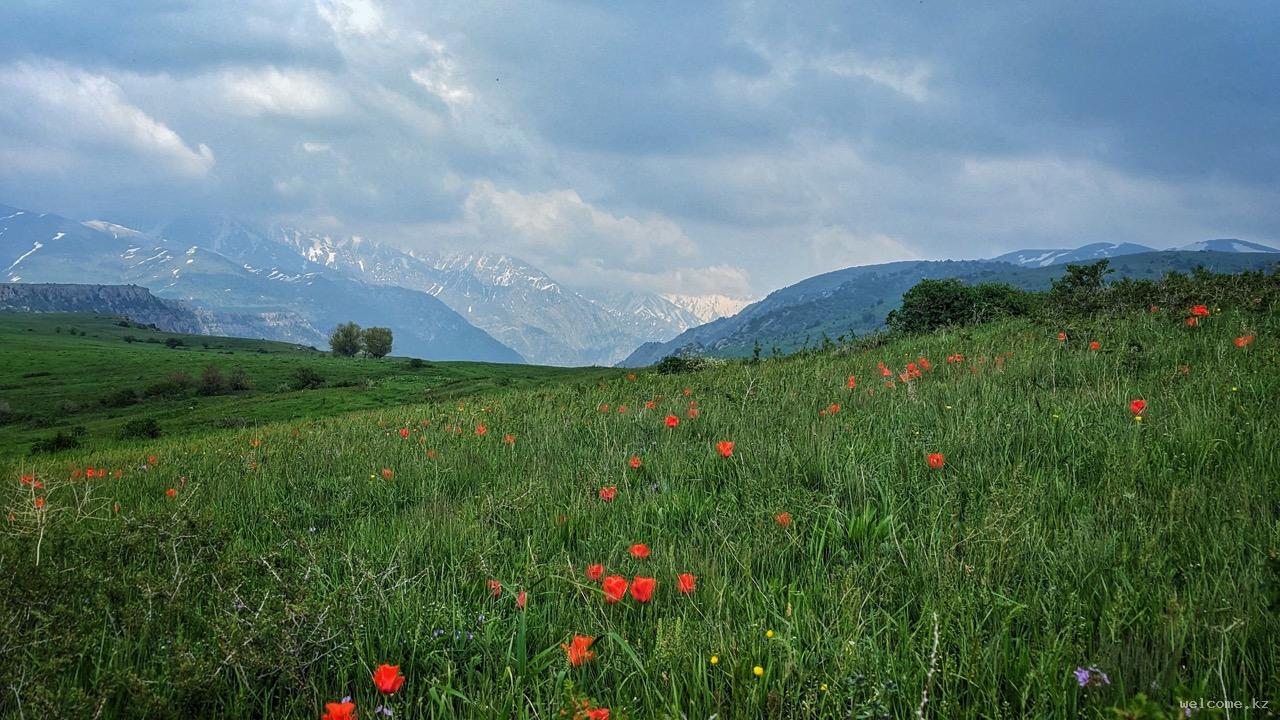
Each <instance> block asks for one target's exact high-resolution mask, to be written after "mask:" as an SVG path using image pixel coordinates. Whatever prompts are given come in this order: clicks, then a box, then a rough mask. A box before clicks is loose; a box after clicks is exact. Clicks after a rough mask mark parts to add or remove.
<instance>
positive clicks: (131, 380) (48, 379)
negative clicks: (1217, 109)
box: [0, 285, 601, 455]
mask: <svg viewBox="0 0 1280 720" xmlns="http://www.w3.org/2000/svg"><path fill="white" fill-rule="evenodd" d="M12 287H23V286H21V285H18V286H13V285H0V296H2V295H3V293H4V291H5V289H6V288H12ZM141 292H144V293H145V290H143V291H141ZM153 299H154V298H153ZM162 302H163V301H162ZM59 304H61V303H59ZM170 345H172V347H170ZM210 367H213V368H216V369H217V370H218V372H219V374H220V376H221V377H222V379H223V380H224V381H226V383H227V384H226V386H225V387H223V388H222V391H221V392H215V393H212V394H210V393H209V390H211V389H212V390H217V389H218V388H217V387H216V386H214V387H211V388H205V387H204V378H203V375H204V374H205V371H206V369H207V368H210ZM303 368H305V369H307V370H309V371H312V372H314V373H315V377H313V378H311V379H310V380H309V381H308V383H309V384H307V385H306V386H305V387H298V386H299V385H301V384H303V383H302V381H301V380H300V379H299V378H298V376H297V375H296V374H297V373H298V371H299V370H300V369H303ZM237 370H238V371H240V372H242V373H243V376H244V378H245V380H246V382H247V384H248V386H247V387H245V388H241V389H235V388H233V387H231V385H232V383H231V381H230V379H231V376H232V374H233V373H234V372H236V371H237ZM600 372H601V371H590V370H586V371H578V370H568V369H557V368H546V367H534V366H529V365H498V364H483V363H467V362H443V363H438V362H432V363H426V364H422V365H419V364H417V363H414V364H413V365H410V364H409V362H408V361H406V360H405V359H404V358H386V359H384V360H380V361H379V360H372V359H367V358H342V357H332V356H330V355H329V354H327V353H323V352H317V351H316V350H314V349H312V348H309V347H304V346H300V345H294V344H288V343H281V342H274V341H268V340H255V339H246V338H236V337H211V336H207V335H191V334H183V333H173V332H164V331H160V330H156V329H153V328H149V327H146V326H142V325H138V324H131V323H122V322H121V320H120V318H119V317H118V316H108V315H102V314H84V313H38V314H34V313H13V312H0V409H3V410H4V412H3V413H0V455H3V454H25V453H26V452H27V450H28V449H29V448H30V446H31V445H32V443H33V442H35V441H37V440H41V439H47V438H49V437H51V436H53V435H54V434H55V433H58V432H62V433H64V434H67V435H72V434H74V435H75V436H76V437H78V438H79V441H80V442H81V443H82V444H83V445H84V446H85V447H86V449H92V448H96V447H102V446H103V445H104V444H111V443H113V442H114V441H115V439H116V438H117V437H118V436H119V435H120V433H121V432H122V431H124V430H125V426H126V424H127V423H128V422H130V421H137V420H155V421H156V422H157V423H158V425H159V427H160V429H161V431H162V432H164V433H165V434H166V435H175V436H180V435H189V434H191V433H203V432H209V431H211V430H215V429H218V428H236V427H250V426H254V425H257V424H261V423H264V422H272V421H280V420H287V419H291V418H310V419H316V418H320V417H325V416H329V415H333V414H336V413H340V412H348V411H351V410H358V409H365V408H391V407H395V406H397V405H403V404H405V403H410V402H422V401H423V400H426V399H428V398H433V397H440V398H448V397H457V396H462V395H470V394H475V393H477V392H482V391H486V390H492V389H495V388H499V387H519V386H544V385H545V384H548V383H555V382H559V381H561V380H577V379H592V378H595V377H598V376H599V373H600ZM593 373H594V374H593ZM77 428H78V430H77Z"/></svg>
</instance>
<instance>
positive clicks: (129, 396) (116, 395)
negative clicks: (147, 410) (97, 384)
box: [101, 388, 138, 408]
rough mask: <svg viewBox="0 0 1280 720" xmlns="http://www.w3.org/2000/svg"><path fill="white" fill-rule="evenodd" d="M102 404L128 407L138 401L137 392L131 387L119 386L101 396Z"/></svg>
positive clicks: (113, 406) (111, 406)
mask: <svg viewBox="0 0 1280 720" xmlns="http://www.w3.org/2000/svg"><path fill="white" fill-rule="evenodd" d="M101 402H102V404H103V406H105V407H109V408H123V407H129V406H130V405H133V404H134V403H136V402H138V392H137V391H136V390H134V389H133V388H120V389H119V390H116V391H115V392H113V393H111V394H110V395H108V396H106V397H104V398H102V400H101Z"/></svg>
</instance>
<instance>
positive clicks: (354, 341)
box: [329, 322, 361, 357]
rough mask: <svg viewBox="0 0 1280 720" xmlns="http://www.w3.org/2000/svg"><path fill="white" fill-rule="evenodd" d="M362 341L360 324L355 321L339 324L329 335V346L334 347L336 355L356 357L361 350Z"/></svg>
mask: <svg viewBox="0 0 1280 720" xmlns="http://www.w3.org/2000/svg"><path fill="white" fill-rule="evenodd" d="M360 343H361V333H360V326H359V325H357V324H355V323H353V322H348V323H343V324H341V325H339V326H338V327H336V328H334V329H333V332H332V333H331V334H330V335H329V347H330V348H332V349H333V354H334V355H342V356H343V357H354V356H355V354H356V353H358V352H360Z"/></svg>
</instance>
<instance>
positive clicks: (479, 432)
mask: <svg viewBox="0 0 1280 720" xmlns="http://www.w3.org/2000/svg"><path fill="white" fill-rule="evenodd" d="M487 434H489V428H487V427H485V426H484V425H483V424H480V425H476V435H487Z"/></svg>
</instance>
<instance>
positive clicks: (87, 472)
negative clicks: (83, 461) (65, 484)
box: [84, 468, 98, 478]
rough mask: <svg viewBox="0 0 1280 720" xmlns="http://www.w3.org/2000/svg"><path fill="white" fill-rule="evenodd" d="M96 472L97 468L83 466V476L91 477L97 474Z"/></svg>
mask: <svg viewBox="0 0 1280 720" xmlns="http://www.w3.org/2000/svg"><path fill="white" fill-rule="evenodd" d="M97 474H98V471H97V470H94V469H93V468H85V469H84V476H85V477H87V478H91V477H93V476H95V475H97Z"/></svg>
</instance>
